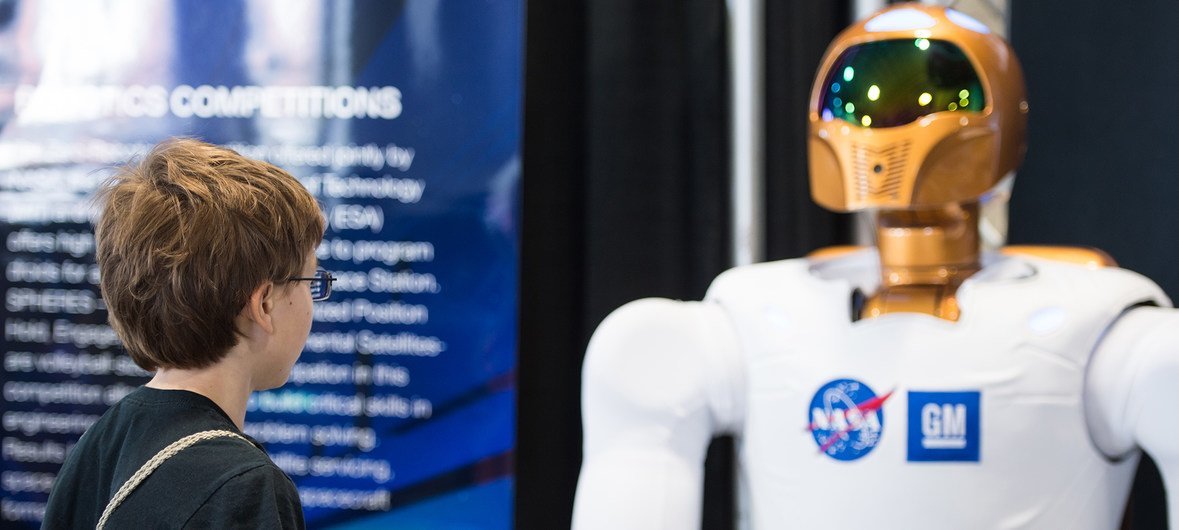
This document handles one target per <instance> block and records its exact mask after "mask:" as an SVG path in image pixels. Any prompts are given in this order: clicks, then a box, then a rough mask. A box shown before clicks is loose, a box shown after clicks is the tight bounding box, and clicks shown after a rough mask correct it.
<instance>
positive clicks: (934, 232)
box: [861, 202, 980, 320]
mask: <svg viewBox="0 0 1179 530" xmlns="http://www.w3.org/2000/svg"><path fill="white" fill-rule="evenodd" d="M876 226H877V228H876V244H877V246H878V247H879V248H880V274H881V276H880V288H879V290H877V292H875V293H873V294H872V295H871V296H870V297H869V298H868V300H867V303H866V304H865V305H864V310H863V312H862V313H861V317H864V318H871V317H876V316H880V315H883V314H887V313H898V312H907V313H925V314H927V315H933V316H936V317H939V318H944V319H946V320H957V319H958V316H959V312H958V302H957V292H958V287H959V286H960V285H962V282H963V281H964V280H966V278H968V277H970V275H971V274H974V273H975V272H978V270H979V268H980V265H979V248H980V247H979V236H978V203H976V202H970V203H967V204H963V205H958V204H949V205H946V206H943V207H941V208H929V209H919V210H884V211H881V212H878V213H877V221H876Z"/></svg>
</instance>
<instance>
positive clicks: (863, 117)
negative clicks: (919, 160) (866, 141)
mask: <svg viewBox="0 0 1179 530" xmlns="http://www.w3.org/2000/svg"><path fill="white" fill-rule="evenodd" d="M822 91H823V92H822V99H821V100H820V103H819V117H820V119H822V120H823V121H830V120H833V119H834V120H844V121H847V122H850V123H854V124H856V125H859V126H862V127H896V126H898V125H904V124H906V123H911V122H913V121H914V120H916V119H917V118H920V117H921V116H925V115H927V114H933V113H935V112H981V111H982V110H983V108H985V107H986V94H984V93H983V87H982V83H981V82H980V81H979V79H978V74H977V73H976V72H975V71H974V66H972V65H971V64H970V60H969V59H967V58H966V54H964V53H962V50H961V49H960V48H958V47H957V46H955V45H954V44H952V43H950V42H947V41H943V40H935V39H920V38H918V39H897V40H885V41H875V42H866V43H863V44H858V45H856V46H852V47H851V48H848V49H847V50H845V51H844V52H843V54H841V55H840V56H839V59H837V60H836V61H835V64H834V66H832V67H831V71H830V72H828V73H827V79H825V80H824V81H823V87H822Z"/></svg>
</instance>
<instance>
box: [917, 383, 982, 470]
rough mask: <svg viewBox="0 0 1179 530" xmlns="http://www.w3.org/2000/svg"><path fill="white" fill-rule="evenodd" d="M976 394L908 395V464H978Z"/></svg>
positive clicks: (921, 393) (977, 405)
mask: <svg viewBox="0 0 1179 530" xmlns="http://www.w3.org/2000/svg"><path fill="white" fill-rule="evenodd" d="M979 401H980V399H979V392H978V391H973V392H909V461H910V462H978V454H979V450H978V445H979V428H980V426H981V425H982V422H981V421H979V415H980V414H981V410H980V406H979Z"/></svg>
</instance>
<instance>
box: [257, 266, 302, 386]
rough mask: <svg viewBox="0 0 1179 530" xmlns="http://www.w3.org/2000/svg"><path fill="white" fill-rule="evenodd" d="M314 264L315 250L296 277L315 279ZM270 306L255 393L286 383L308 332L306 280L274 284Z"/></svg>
mask: <svg viewBox="0 0 1179 530" xmlns="http://www.w3.org/2000/svg"><path fill="white" fill-rule="evenodd" d="M317 266H318V261H317V260H316V258H315V251H314V250H312V251H311V252H309V253H308V254H307V257H306V259H304V261H303V269H302V271H301V272H300V274H299V276H302V277H305V278H306V277H311V276H315V270H316V267H317ZM271 301H272V302H273V304H274V309H273V318H274V335H273V336H272V339H271V348H269V350H270V351H269V352H268V353H269V355H267V358H266V359H264V360H263V362H262V364H261V365H260V366H258V370H257V372H258V373H257V374H256V379H255V381H256V384H255V387H256V388H255V390H264V389H268V388H277V387H280V386H282V385H283V384H284V383H286V381H287V377H288V376H290V375H291V368H292V367H294V366H295V361H297V360H298V359H299V353H301V352H302V351H303V345H304V344H305V343H306V342H307V335H308V333H310V332H311V306H312V301H311V286H310V285H309V283H308V282H306V281H295V282H290V283H288V284H286V285H276V286H275V289H274V290H273V291H272V292H271Z"/></svg>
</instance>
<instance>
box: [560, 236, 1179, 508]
mask: <svg viewBox="0 0 1179 530" xmlns="http://www.w3.org/2000/svg"><path fill="white" fill-rule="evenodd" d="M990 261H992V263H989V264H988V265H987V266H986V267H985V268H984V270H983V271H982V272H980V273H978V274H976V275H975V276H973V277H972V278H971V279H969V280H967V281H966V283H964V284H963V285H962V287H961V288H960V290H959V291H958V299H959V304H960V307H961V314H962V317H961V319H960V320H959V321H958V322H949V321H945V320H940V319H937V318H934V317H930V316H926V315H922V314H907V313H900V314H890V315H885V316H882V317H879V318H875V319H867V320H859V321H853V319H852V314H853V308H852V305H853V303H852V300H853V297H854V290H855V289H856V288H857V287H859V288H862V289H866V290H869V292H870V290H871V289H872V288H874V286H873V285H872V283H873V278H874V277H875V274H877V271H878V270H879V269H878V267H877V264H876V262H875V254H874V253H871V252H864V253H860V254H858V255H855V256H850V257H846V258H841V259H838V260H834V261H827V262H811V261H807V260H790V261H784V262H777V263H770V264H763V265H756V266H751V267H744V268H740V269H735V270H733V271H729V272H727V273H725V274H724V275H722V276H721V277H720V278H718V279H717V280H716V282H715V283H714V284H713V287H712V288H711V289H710V290H709V294H708V296H707V299H706V301H705V302H703V303H691V302H688V303H682V302H668V301H640V302H637V303H636V304H635V305H633V306H628V307H627V308H623V309H621V310H619V311H618V312H617V313H616V314H615V315H613V316H611V317H610V318H609V319H607V321H606V322H605V323H604V324H603V326H602V328H600V329H599V332H598V334H596V335H595V338H594V341H593V342H592V343H591V347H590V352H589V354H588V357H587V364H586V376H585V377H586V381H585V384H586V389H585V399H586V402H585V404H584V407H585V412H586V429H587V433H586V435H587V437H586V461H585V466H584V467H583V472H582V482H581V485H580V486H579V492H578V499H577V510H576V514H575V526H578V527H582V528H591V527H592V528H599V527H601V528H605V527H607V526H609V527H611V528H619V527H625V528H682V527H683V525H685V524H688V525H691V524H698V523H696V521H697V520H698V519H697V518H696V517H698V516H697V515H696V513H695V512H697V511H698V507H697V506H698V502H699V491H698V489H697V488H694V487H693V488H687V489H686V490H685V489H684V488H685V486H683V485H682V484H676V483H677V482H682V481H687V482H699V476H698V474H697V471H696V470H692V469H690V468H691V466H693V465H695V466H697V467H698V465H699V459H700V458H702V451H703V447H704V445H702V444H706V443H707V440H708V438H709V437H711V436H712V435H714V434H717V433H721V432H731V433H733V434H735V435H736V436H737V439H738V447H739V466H740V478H741V480H740V482H741V486H742V505H743V506H742V511H743V515H744V518H745V519H746V522H747V523H749V524H750V525H751V526H752V527H753V528H755V529H778V528H805V529H812V528H822V529H837V528H863V527H865V526H868V527H872V528H886V529H887V528H898V529H899V528H905V529H914V528H980V529H982V528H986V529H1005V528H1071V529H1089V528H1092V529H1111V528H1115V527H1116V526H1117V523H1118V521H1119V520H1120V518H1121V515H1122V510H1123V506H1124V503H1125V499H1126V495H1127V492H1128V489H1129V484H1130V481H1131V479H1132V475H1133V472H1134V469H1135V463H1136V462H1137V455H1138V453H1137V451H1136V450H1135V448H1136V446H1137V445H1138V442H1137V440H1135V439H1134V436H1135V434H1134V433H1135V432H1137V431H1138V430H1141V429H1138V423H1140V422H1150V421H1154V422H1170V421H1172V420H1170V419H1168V417H1165V416H1164V417H1156V418H1135V419H1134V420H1133V421H1132V422H1130V423H1127V422H1125V421H1124V420H1123V418H1121V417H1117V415H1118V414H1119V413H1121V412H1122V411H1126V410H1127V408H1128V407H1132V408H1133V411H1130V412H1132V413H1134V414H1136V415H1138V416H1141V415H1142V413H1143V412H1144V411H1146V412H1149V408H1150V407H1149V406H1148V405H1143V404H1142V403H1141V400H1140V399H1136V398H1135V397H1134V396H1133V394H1132V392H1130V389H1128V388H1125V387H1130V386H1133V385H1134V382H1135V381H1141V376H1140V375H1138V372H1137V371H1136V368H1135V367H1134V366H1131V367H1129V368H1127V367H1126V363H1130V364H1132V365H1137V366H1138V367H1139V368H1140V367H1141V366H1142V364H1143V363H1144V362H1145V363H1147V364H1150V363H1152V362H1155V361H1154V360H1153V359H1155V358H1158V357H1159V356H1158V355H1156V354H1154V353H1152V352H1153V350H1152V351H1148V352H1146V353H1144V354H1140V355H1137V356H1136V357H1135V355H1134V352H1133V350H1134V349H1135V348H1134V346H1133V343H1134V342H1135V340H1136V339H1134V337H1133V336H1130V335H1127V336H1125V337H1123V338H1121V339H1117V340H1120V342H1121V343H1124V345H1121V346H1118V347H1116V348H1115V349H1117V350H1120V351H1118V352H1114V351H1109V352H1107V351H1104V349H1100V348H1099V346H1100V345H1102V344H1104V343H1106V342H1107V339H1108V337H1107V335H1108V334H1109V332H1110V331H1111V326H1113V325H1114V324H1115V323H1116V322H1118V321H1119V320H1120V319H1123V318H1124V317H1123V314H1124V313H1125V311H1126V310H1127V309H1128V308H1131V307H1134V306H1136V305H1141V304H1152V305H1168V302H1167V300H1166V298H1165V296H1164V295H1163V294H1162V293H1161V292H1160V291H1159V290H1158V288H1157V287H1156V286H1154V285H1153V284H1152V283H1151V282H1149V281H1147V280H1145V279H1143V278H1141V277H1140V276H1137V275H1135V274H1133V273H1129V272H1127V271H1123V270H1120V269H1112V268H1110V269H1097V270H1094V269H1087V268H1084V267H1080V266H1074V265H1070V264H1063V263H1055V262H1048V261H1041V260H1034V259H1030V258H1029V259H1024V258H994V259H991V260H990ZM1141 311H1151V310H1136V311H1134V313H1139V312H1141ZM1155 311H1157V310H1155ZM1159 318H1163V319H1164V320H1167V319H1168V318H1169V319H1170V320H1174V319H1175V317H1171V316H1170V315H1169V314H1168V315H1165V317H1161V316H1160V315H1158V314H1150V315H1147V316H1146V317H1145V318H1139V319H1138V320H1141V321H1143V322H1141V323H1138V324H1135V325H1136V326H1138V327H1143V328H1158V327H1160V324H1159V323H1158V322H1157V320H1158V319H1159ZM1131 327H1134V326H1131ZM1121 335H1125V334H1124V333H1123V334H1121ZM1172 335H1174V334H1172ZM1176 338H1179V335H1177V336H1176ZM662 345H667V346H670V348H669V349H668V350H667V351H664V349H663V346H662ZM1177 346H1179V344H1177ZM1099 349H1100V350H1101V354H1102V355H1106V356H1110V355H1122V356H1123V358H1119V359H1116V360H1113V362H1107V361H1103V363H1105V364H1108V365H1109V366H1111V367H1112V368H1110V367H1106V366H1105V364H1103V365H1102V367H1101V369H1102V370H1103V372H1104V373H1103V374H1102V375H1100V376H1094V375H1092V374H1090V371H1091V370H1092V369H1093V368H1094V366H1093V364H1094V363H1093V362H1091V361H1094V355H1095V352H1098V351H1099ZM1139 349H1141V348H1139ZM1147 349H1149V348H1147ZM1156 349H1157V348H1156ZM1172 357H1173V356H1172ZM1143 359H1145V360H1143ZM640 379H641V380H643V381H645V384H644V383H643V382H642V381H641V380H640ZM1174 385H1179V381H1175V382H1174ZM1095 386H1096V387H1100V388H1093V387H1095ZM1148 386H1149V385H1148ZM1094 400H1098V401H1099V402H1098V403H1093V401H1094ZM1165 410H1170V407H1167V409H1165ZM607 416H608V418H607ZM1169 429H1170V431H1168V432H1175V433H1179V430H1176V429H1175V428H1174V427H1170V428H1169ZM701 440H702V442H701ZM1169 443H1170V445H1174V446H1179V440H1174V441H1171V442H1169ZM693 462H694V463H693ZM685 468H688V469H685ZM652 477H654V478H652ZM651 489H661V490H663V491H659V492H658V494H653V493H652V492H651V491H650V490H651ZM683 498H687V499H689V501H688V503H687V504H686V505H685V504H684V503H683V502H682V501H681V499H683ZM644 502H645V503H652V504H654V506H650V505H646V506H644V505H643V504H642V503H644ZM684 511H687V512H688V513H683V512H684Z"/></svg>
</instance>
